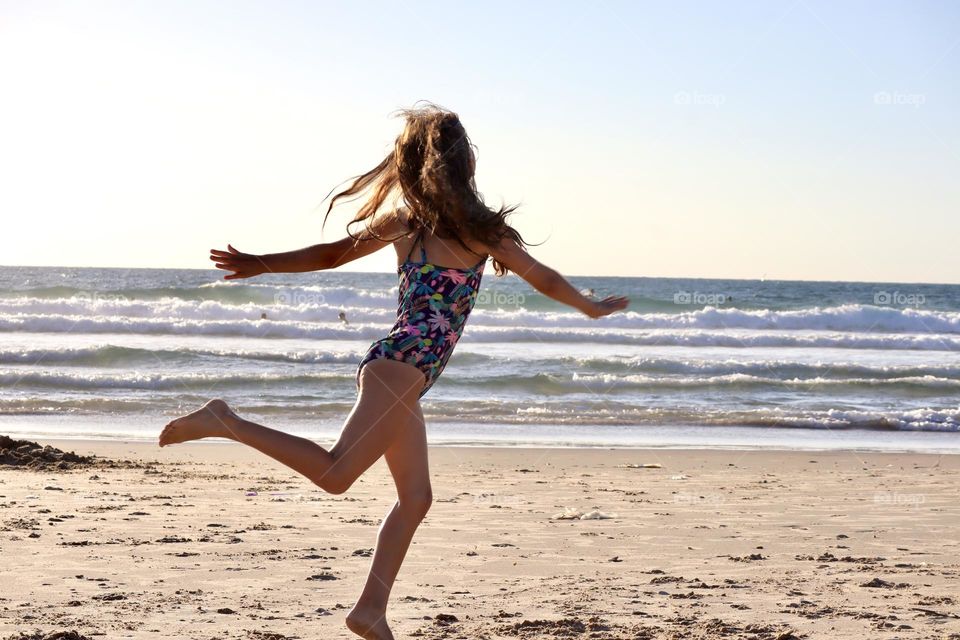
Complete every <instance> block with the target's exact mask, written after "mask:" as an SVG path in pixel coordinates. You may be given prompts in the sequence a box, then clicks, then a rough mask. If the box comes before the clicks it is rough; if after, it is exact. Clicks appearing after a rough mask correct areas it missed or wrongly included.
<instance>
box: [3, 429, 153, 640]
mask: <svg viewBox="0 0 960 640" xmlns="http://www.w3.org/2000/svg"><path fill="white" fill-rule="evenodd" d="M142 466H144V465H143V464H142V463H139V462H132V461H129V460H107V459H106V458H99V457H97V456H81V455H78V454H76V453H74V452H73V451H61V450H60V449H57V448H56V447H51V446H49V445H47V446H43V445H40V444H38V443H36V442H32V441H30V440H14V439H13V438H11V437H9V436H4V435H0V468H3V467H22V468H25V469H34V470H37V471H58V470H63V471H66V470H69V469H86V468H90V467H98V468H104V467H106V468H126V469H129V468H137V467H142ZM63 637H64V638H66V637H67V636H63Z"/></svg>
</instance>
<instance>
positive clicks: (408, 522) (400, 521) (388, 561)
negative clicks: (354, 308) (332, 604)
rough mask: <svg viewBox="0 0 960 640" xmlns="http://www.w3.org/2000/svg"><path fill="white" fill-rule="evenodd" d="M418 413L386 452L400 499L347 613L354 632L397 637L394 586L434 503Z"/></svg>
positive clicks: (378, 638)
mask: <svg viewBox="0 0 960 640" xmlns="http://www.w3.org/2000/svg"><path fill="white" fill-rule="evenodd" d="M415 412H416V415H415V416H414V417H412V418H411V419H410V422H409V423H408V426H407V427H406V429H405V431H404V432H403V433H401V434H399V435H398V436H397V438H396V440H394V441H393V444H391V445H390V447H389V448H388V449H387V451H386V454H385V457H386V460H387V465H388V466H389V467H390V473H391V474H392V475H393V481H394V484H395V485H396V487H397V502H396V503H395V504H394V505H393V507H392V508H391V509H390V512H389V513H388V514H387V517H386V519H385V520H384V521H383V524H382V525H380V531H379V533H378V535H377V548H376V551H375V552H374V554H373V562H372V563H371V566H370V574H369V575H368V576H367V583H366V585H365V586H364V588H363V593H362V594H361V595H360V599H359V600H358V601H357V604H356V605H355V606H354V607H353V610H352V611H351V612H350V614H349V615H348V616H347V626H348V627H350V630H351V631H353V632H354V633H356V634H357V635H359V636H362V637H363V638H366V639H367V640H392V639H393V635H392V634H391V633H390V629H389V628H388V627H387V623H386V612H387V601H388V600H389V598H390V590H391V589H392V588H393V583H394V581H395V580H396V578H397V573H398V572H399V571H400V565H401V564H403V559H404V556H406V553H407V549H408V548H409V547H410V541H411V540H412V539H413V535H414V533H415V532H416V530H417V527H418V526H420V522H421V521H422V520H423V518H424V516H426V514H427V511H428V510H429V509H430V504H431V503H432V502H433V493H432V490H431V487H430V469H429V465H428V462H427V435H426V427H425V426H424V422H423V413H422V412H421V411H420V405H419V403H418V404H417V406H416V409H415Z"/></svg>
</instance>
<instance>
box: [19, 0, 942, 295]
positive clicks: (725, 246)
mask: <svg viewBox="0 0 960 640" xmlns="http://www.w3.org/2000/svg"><path fill="white" fill-rule="evenodd" d="M958 89H960V4H958V3H956V2H949V1H944V2H925V1H915V2H914V1H903V2H874V1H869V2H866V1H865V2H854V1H829V2H819V1H814V0H796V1H791V0H787V1H785V2H776V1H770V2H706V1H703V2H678V3H673V2H651V3H646V2H622V3H620V2H613V1H612V0H607V1H606V2H601V3H584V2H570V3H558V2H483V3H458V2H437V3H433V2H417V1H415V0H407V1H406V2H363V3H355V2H346V1H344V2H286V1H276V0H271V1H269V2H267V1H266V0H264V1H261V2H238V1H231V2H222V1H218V2H205V1H197V0H191V1H189V2H174V1H167V0H165V1H163V2H160V1H157V2H97V1H94V0H84V1H83V2H63V3H61V2H39V1H32V0H31V1H22V2H10V1H5V0H0V91H2V95H0V212H2V215H3V220H4V222H5V224H6V229H5V230H4V232H3V233H2V234H0V248H2V255H0V264H8V265H10V264H30V265H77V266H80V265H83V266H149V267H204V266H207V261H206V255H207V254H206V252H207V249H209V248H211V247H220V246H223V245H225V244H226V243H227V242H231V243H233V244H234V245H235V246H237V247H238V248H240V249H242V250H245V251H251V252H269V251H279V250H284V249H292V248H297V247H300V246H304V245H307V244H313V243H315V242H319V241H322V240H324V239H333V237H334V236H336V235H339V234H340V232H341V230H342V227H343V224H344V222H345V221H346V217H347V213H348V211H346V210H344V211H343V212H342V213H341V214H339V215H337V216H335V217H333V218H332V219H331V223H330V224H328V226H327V229H326V231H325V232H324V233H323V234H322V235H321V226H320V223H321V220H322V213H321V211H320V210H318V209H316V208H315V207H316V205H318V203H319V202H320V200H321V199H322V198H323V196H324V195H325V194H326V193H327V191H329V189H330V188H331V187H333V186H334V185H335V184H337V183H339V182H340V181H341V180H344V179H345V178H348V177H349V176H352V175H356V174H358V173H361V172H363V171H365V170H366V169H368V168H370V167H372V166H373V165H374V164H376V163H377V162H379V160H380V159H382V157H383V155H384V154H385V153H386V151H387V149H388V148H389V146H390V144H391V142H392V140H393V138H394V137H395V136H396V134H397V133H398V131H399V121H398V120H395V119H391V118H390V114H391V112H392V111H393V110H395V109H397V108H399V107H404V106H409V105H411V104H413V103H414V102H415V101H416V100H419V99H428V100H432V101H434V102H437V103H440V104H442V105H444V106H447V107H449V108H451V109H454V110H455V111H457V112H459V113H460V116H461V119H462V120H463V122H464V124H465V125H466V127H467V130H468V132H469V133H470V135H471V137H472V138H473V141H474V143H476V144H477V145H478V147H479V149H480V154H479V165H478V176H477V179H478V184H479V186H480V190H481V191H482V192H483V194H484V196H485V198H486V199H487V201H488V202H489V203H492V204H499V203H500V202H501V200H504V201H506V202H508V203H514V202H519V203H521V205H522V206H521V209H520V212H519V213H518V214H517V215H516V217H515V218H514V223H515V225H516V226H517V227H518V228H519V229H520V230H521V232H523V233H524V235H525V236H527V237H528V238H529V239H531V240H534V241H544V240H545V241H546V242H545V244H543V245H542V246H539V247H534V248H533V249H532V251H533V252H534V253H535V255H537V256H538V257H540V258H541V259H543V260H544V261H546V262H547V263H549V264H551V265H553V266H555V267H557V268H558V269H560V270H561V271H564V272H567V273H570V274H580V275H623V276H641V275H648V276H691V277H718V278H721V277H735V278H760V277H766V278H768V279H773V278H789V279H830V280H885V281H905V282H906V281H928V282H960V251H958V244H957V241H958V238H960V215H958V214H960V180H958V179H957V178H958V176H960V118H957V114H958V113H960V91H958ZM393 262H394V258H393V257H392V256H391V255H388V252H381V253H380V254H376V255H374V256H371V257H370V258H367V259H366V260H364V261H361V262H359V263H356V268H357V269H359V270H377V271H387V270H390V269H392V268H393V266H392V265H393Z"/></svg>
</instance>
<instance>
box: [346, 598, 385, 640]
mask: <svg viewBox="0 0 960 640" xmlns="http://www.w3.org/2000/svg"><path fill="white" fill-rule="evenodd" d="M347 628H348V629H350V631H353V632H354V633H355V634H357V635H358V636H360V637H361V638H363V639H364V640H394V638H393V633H392V632H391V631H390V627H388V626H387V620H386V616H385V614H384V612H383V611H377V610H373V609H366V608H363V607H362V606H361V605H359V604H358V605H356V606H355V607H354V608H353V609H352V610H351V611H350V613H348V614H347Z"/></svg>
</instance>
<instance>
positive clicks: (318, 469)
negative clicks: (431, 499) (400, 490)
mask: <svg viewBox="0 0 960 640" xmlns="http://www.w3.org/2000/svg"><path fill="white" fill-rule="evenodd" d="M423 384H424V379H423V374H422V373H421V372H420V371H419V370H418V369H416V368H414V367H412V366H410V365H408V364H404V363H402V362H396V361H393V360H374V361H373V362H370V363H368V364H366V365H365V366H364V367H363V369H362V370H361V372H360V393H359V395H358V396H357V403H356V404H355V405H354V407H353V410H352V411H351V412H350V415H349V416H348V417H347V420H346V422H345V424H344V426H343V430H342V431H341V433H340V438H339V439H338V440H337V442H336V444H334V446H333V448H331V449H330V451H327V450H326V449H324V448H323V447H321V446H320V445H318V444H317V443H315V442H312V441H310V440H307V439H306V438H300V437H297V436H293V435H290V434H289V433H284V432H283V431H277V430H276V429H271V428H269V427H265V426H263V425H259V424H256V423H254V422H250V421H249V420H245V419H243V418H241V417H240V416H238V415H237V414H236V413H234V412H233V411H232V410H231V409H230V407H229V406H227V404H226V403H225V402H224V401H222V400H211V401H210V402H208V403H207V404H206V405H205V406H204V407H203V408H201V409H199V410H197V411H194V412H193V413H191V414H188V415H186V416H184V417H182V418H178V419H176V420H174V421H172V422H170V423H169V424H168V425H167V426H166V427H165V428H164V430H163V432H162V433H161V434H160V446H161V447H162V446H165V445H169V444H176V443H178V442H186V441H188V440H197V439H200V438H210V437H219V438H230V439H231V440H236V441H237V442H242V443H244V444H246V445H249V446H251V447H253V448H254V449H257V450H258V451H261V452H262V453H265V454H266V455H268V456H270V457H271V458H273V459H274V460H277V461H278V462H281V463H283V464H285V465H286V466H288V467H290V468H291V469H293V470H294V471H296V472H298V473H300V474H302V475H304V476H306V477H307V478H309V479H310V480H311V481H312V482H313V483H314V484H316V485H317V486H319V487H320V488H322V489H324V490H326V491H329V492H330V493H343V492H344V491H346V490H347V489H348V488H350V485H352V484H353V482H354V481H355V480H356V479H357V478H358V477H360V475H361V474H363V472H364V471H366V470H367V469H368V468H369V467H370V465H372V464H373V463H374V462H376V461H377V459H378V458H380V456H381V455H383V454H384V452H385V451H386V450H387V448H388V447H389V446H390V445H391V443H393V441H394V440H395V439H396V437H397V435H398V434H400V433H403V432H404V431H405V430H406V428H407V425H408V424H409V422H410V419H411V417H412V416H414V415H416V414H415V413H414V412H415V411H416V410H418V409H417V408H418V407H419V403H418V400H419V394H420V390H421V389H422V388H423Z"/></svg>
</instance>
